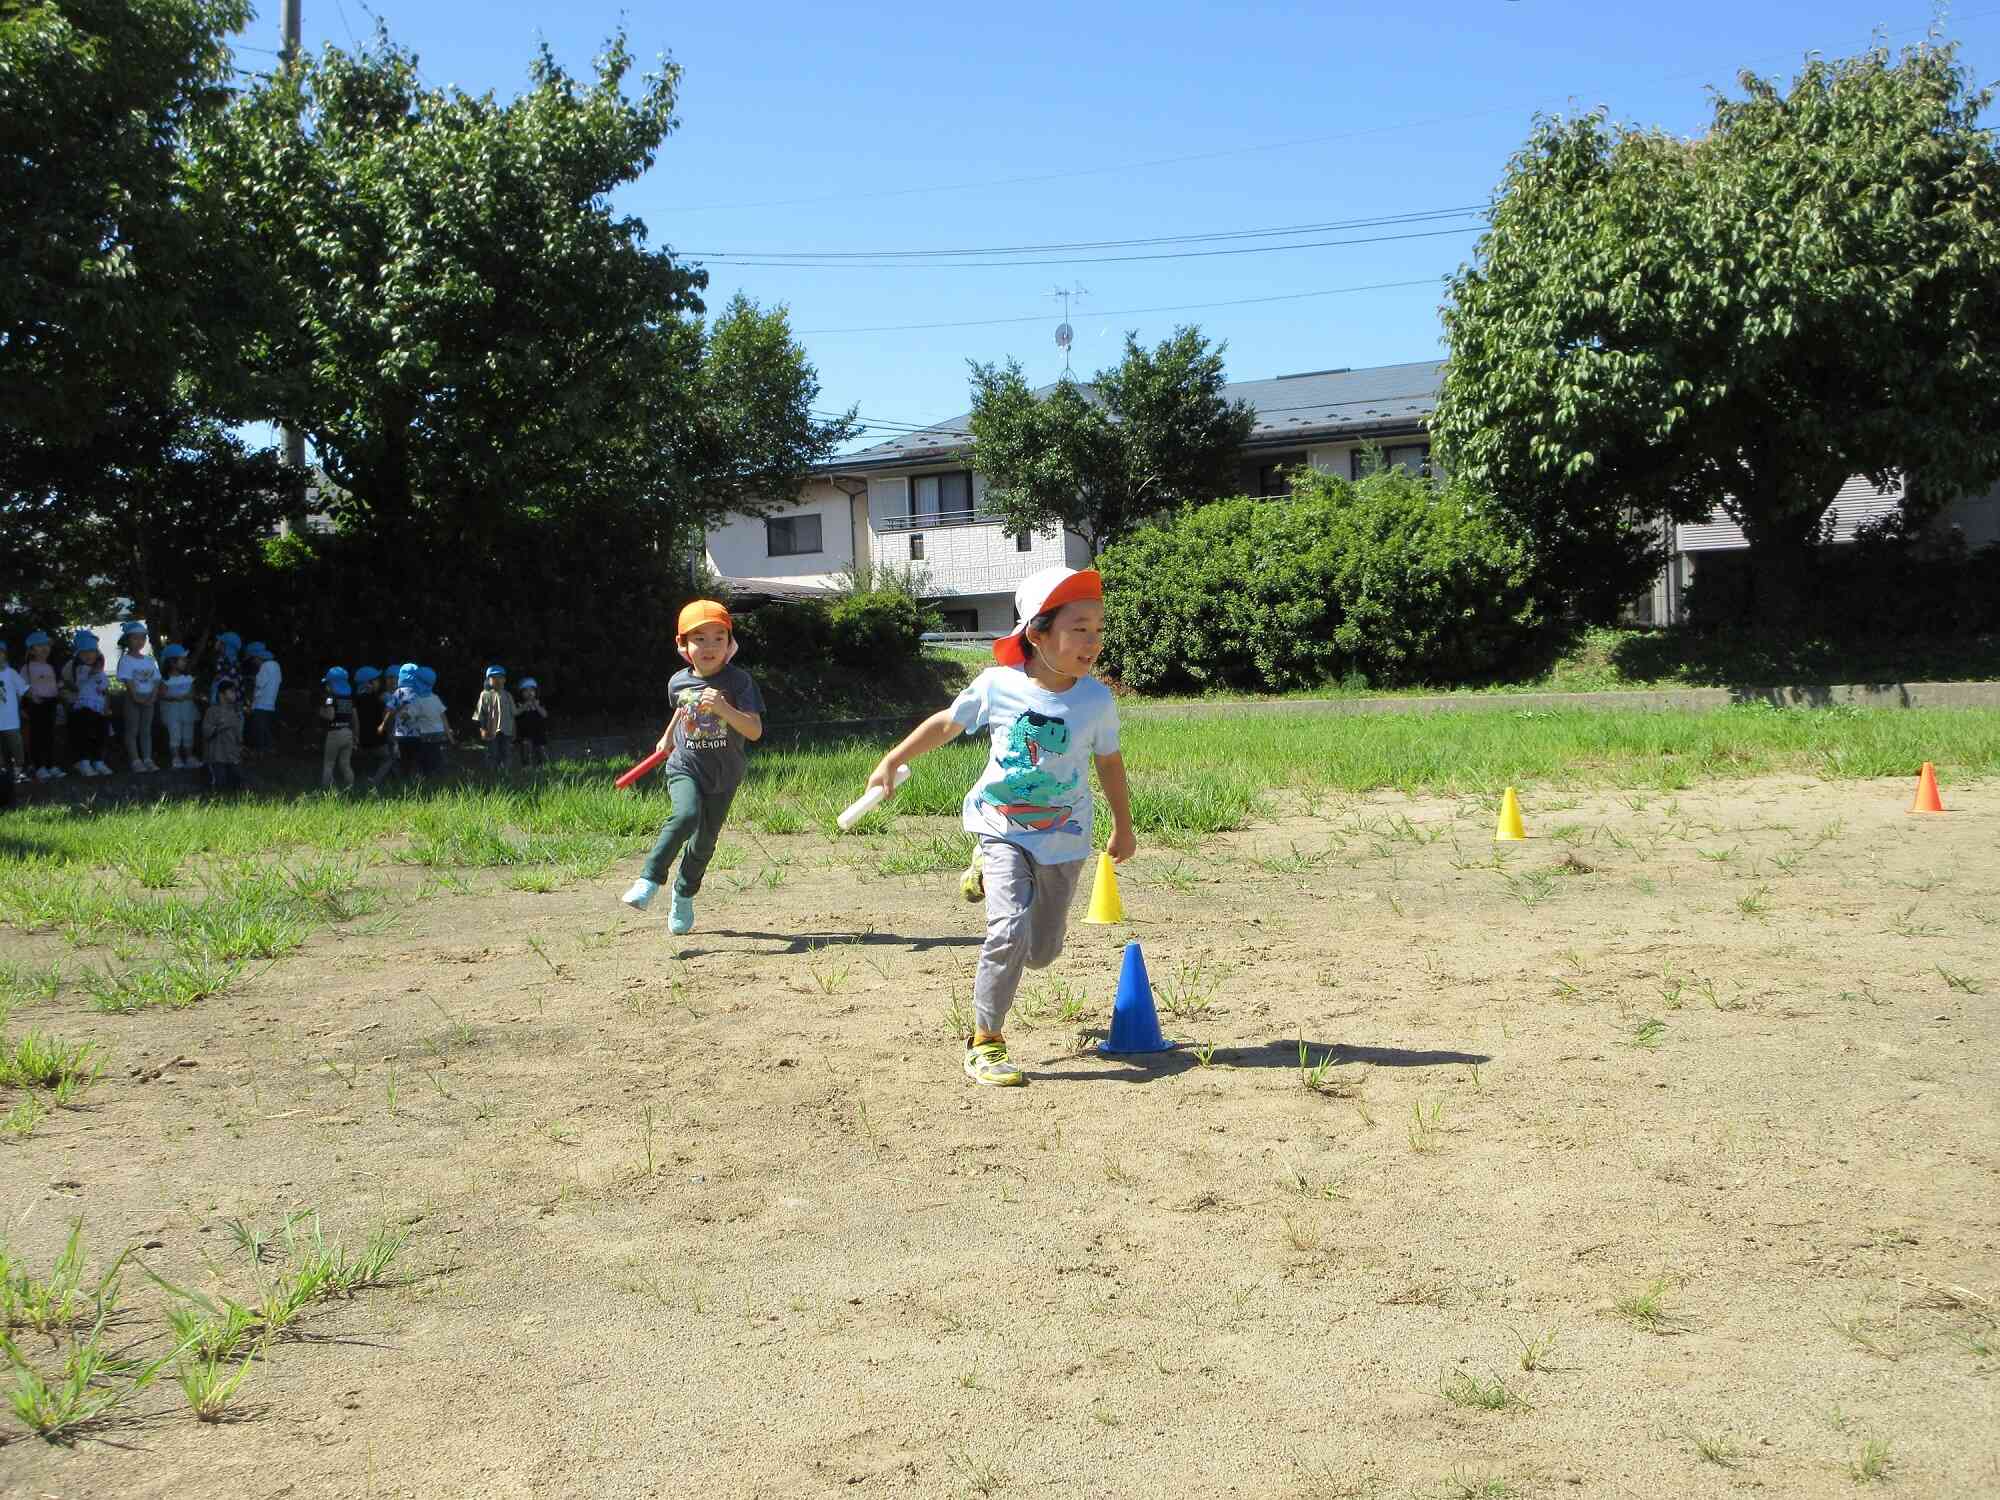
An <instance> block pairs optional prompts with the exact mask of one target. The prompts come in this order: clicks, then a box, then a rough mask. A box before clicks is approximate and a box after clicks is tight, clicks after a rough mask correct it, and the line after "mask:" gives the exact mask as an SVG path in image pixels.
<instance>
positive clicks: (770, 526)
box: [764, 515, 820, 557]
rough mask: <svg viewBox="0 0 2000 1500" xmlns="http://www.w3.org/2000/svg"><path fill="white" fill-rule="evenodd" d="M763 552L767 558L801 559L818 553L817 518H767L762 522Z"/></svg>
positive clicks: (813, 516) (815, 516)
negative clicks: (808, 554)
mask: <svg viewBox="0 0 2000 1500" xmlns="http://www.w3.org/2000/svg"><path fill="white" fill-rule="evenodd" d="M764 550H765V555H766V556H769V557H802V556H804V555H806V554H807V553H812V552H818V551H819V550H820V539H819V517H818V516H817V515H810V516H770V517H767V518H766V519H765V522H764Z"/></svg>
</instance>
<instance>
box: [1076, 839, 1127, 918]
mask: <svg viewBox="0 0 2000 1500" xmlns="http://www.w3.org/2000/svg"><path fill="white" fill-rule="evenodd" d="M1083 920H1084V921H1086V922H1091V923H1094V924H1096V925H1097V926H1099V927H1108V926H1110V925H1111V924H1112V923H1113V922H1122V921H1124V920H1125V903H1124V902H1123V901H1120V900H1119V899H1118V868H1117V866H1115V865H1114V864H1112V863H1111V856H1110V855H1108V854H1100V855H1098V856H1097V879H1096V880H1095V881H1094V882H1092V884H1091V887H1090V915H1089V916H1087V917H1085V918H1084V919H1083Z"/></svg>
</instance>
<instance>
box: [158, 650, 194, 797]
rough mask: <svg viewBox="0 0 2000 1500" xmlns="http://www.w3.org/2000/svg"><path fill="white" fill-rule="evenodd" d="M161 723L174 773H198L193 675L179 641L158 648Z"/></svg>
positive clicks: (186, 652) (186, 651)
mask: <svg viewBox="0 0 2000 1500" xmlns="http://www.w3.org/2000/svg"><path fill="white" fill-rule="evenodd" d="M160 671H161V672H162V673H163V674H164V680H163V681H162V682H161V684H160V722H161V723H162V724H164V725H165V726H166V730H167V749H168V750H169V751H170V752H171V753H172V755H173V757H174V769H175V770H176V771H193V770H199V769H200V767H201V762H200V760H198V759H197V758H196V757H195V753H194V731H195V726H196V725H197V724H199V723H200V722H201V713H200V710H199V709H198V708H197V707H196V705H195V701H194V674H193V673H191V672H189V671H188V649H187V647H185V646H183V645H182V644H181V643H180V642H179V641H175V642H173V643H172V644H171V645H166V646H162V647H161V648H160Z"/></svg>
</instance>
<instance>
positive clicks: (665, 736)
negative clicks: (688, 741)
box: [653, 708, 687, 755]
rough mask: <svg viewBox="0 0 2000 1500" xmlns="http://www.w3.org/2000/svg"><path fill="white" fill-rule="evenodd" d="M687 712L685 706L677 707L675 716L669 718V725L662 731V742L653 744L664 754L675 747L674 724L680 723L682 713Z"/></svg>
mask: <svg viewBox="0 0 2000 1500" xmlns="http://www.w3.org/2000/svg"><path fill="white" fill-rule="evenodd" d="M686 712H687V710H686V709H685V708H677V709H675V710H674V716H673V717H672V718H671V719H669V720H667V727H666V728H665V729H662V730H661V731H660V742H659V744H657V745H655V746H653V748H654V749H655V750H657V751H659V752H660V753H661V754H662V755H665V754H666V753H667V752H668V751H669V750H671V749H673V748H674V726H675V725H676V724H678V723H680V721H681V715H683V714H685V713H686Z"/></svg>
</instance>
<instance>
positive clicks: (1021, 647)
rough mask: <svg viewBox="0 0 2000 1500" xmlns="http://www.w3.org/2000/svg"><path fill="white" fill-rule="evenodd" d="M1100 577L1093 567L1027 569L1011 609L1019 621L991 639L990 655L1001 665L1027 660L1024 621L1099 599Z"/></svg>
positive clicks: (1009, 665) (1101, 589)
mask: <svg viewBox="0 0 2000 1500" xmlns="http://www.w3.org/2000/svg"><path fill="white" fill-rule="evenodd" d="M1103 597H1104V579H1103V578H1102V577H1101V576H1099V574H1098V572H1097V570H1096V569H1095V568H1081V569H1079V568H1064V567H1054V568H1044V569H1042V570H1041V572H1039V573H1030V574H1029V575H1028V576H1027V577H1026V578H1024V579H1022V580H1021V583H1020V586H1019V587H1018V588H1016V589H1015V590H1014V613H1015V614H1016V615H1018V616H1020V623H1019V624H1018V625H1016V626H1015V627H1014V631H1013V633H1012V634H1011V635H1003V636H1001V637H1000V639H999V640H997V641H995V642H994V643H993V659H994V660H995V661H997V662H999V663H1000V665H1001V666H1003V667H1018V666H1022V665H1024V664H1025V663H1026V662H1027V660H1028V622H1029V621H1030V620H1032V619H1034V618H1035V617H1036V616H1037V615H1046V614H1050V613H1052V612H1054V611H1055V610H1058V609H1061V608H1062V607H1063V606H1064V605H1065V604H1074V603H1075V602H1076V601H1077V600H1079V599H1102V598H1103Z"/></svg>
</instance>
